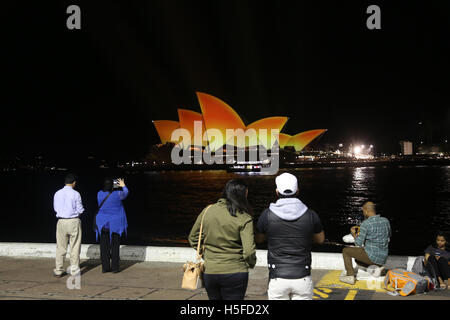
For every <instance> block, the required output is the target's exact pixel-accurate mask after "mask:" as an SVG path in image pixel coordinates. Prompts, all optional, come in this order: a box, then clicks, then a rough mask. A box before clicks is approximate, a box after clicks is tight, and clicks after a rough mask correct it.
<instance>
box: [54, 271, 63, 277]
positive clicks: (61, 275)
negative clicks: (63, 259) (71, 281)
mask: <svg viewBox="0 0 450 320" xmlns="http://www.w3.org/2000/svg"><path fill="white" fill-rule="evenodd" d="M65 275H66V273H65V272H63V273H61V274H56V273H55V272H53V276H54V277H55V278H62V277H64V276H65Z"/></svg>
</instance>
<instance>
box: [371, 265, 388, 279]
mask: <svg viewBox="0 0 450 320" xmlns="http://www.w3.org/2000/svg"><path fill="white" fill-rule="evenodd" d="M383 270H384V267H378V266H376V265H372V266H369V267H368V268H367V272H369V273H370V274H371V275H372V276H373V277H375V278H378V277H379V276H380V275H381V273H382V272H383Z"/></svg>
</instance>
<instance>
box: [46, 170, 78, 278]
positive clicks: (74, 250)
mask: <svg viewBox="0 0 450 320" xmlns="http://www.w3.org/2000/svg"><path fill="white" fill-rule="evenodd" d="M76 180H77V177H76V176H75V175H74V174H68V175H67V176H66V178H65V187H64V188H62V189H60V190H58V191H57V192H56V193H55V196H54V198H53V208H54V210H55V212H56V217H57V218H58V223H57V224H56V268H55V269H54V270H53V274H54V276H55V277H58V278H60V277H62V276H63V275H64V258H65V256H66V252H67V244H69V245H70V250H69V255H70V267H71V273H72V274H76V273H78V272H79V270H80V267H79V265H80V248H81V220H80V218H79V216H80V214H82V213H83V212H84V208H83V204H82V202H81V196H80V193H79V192H78V191H75V190H74V188H75V185H76V183H77V182H76Z"/></svg>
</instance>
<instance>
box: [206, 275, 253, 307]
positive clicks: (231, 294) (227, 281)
mask: <svg viewBox="0 0 450 320" xmlns="http://www.w3.org/2000/svg"><path fill="white" fill-rule="evenodd" d="M203 281H204V284H205V289H206V293H208V298H209V300H244V297H245V291H247V284H248V272H238V273H227V274H206V273H205V274H203Z"/></svg>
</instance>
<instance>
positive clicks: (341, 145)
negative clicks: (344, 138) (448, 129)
mask: <svg viewBox="0 0 450 320" xmlns="http://www.w3.org/2000/svg"><path fill="white" fill-rule="evenodd" d="M445 142H447V140H446V141H445ZM343 146H344V145H343V144H342V143H339V147H340V148H342V147H343Z"/></svg>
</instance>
